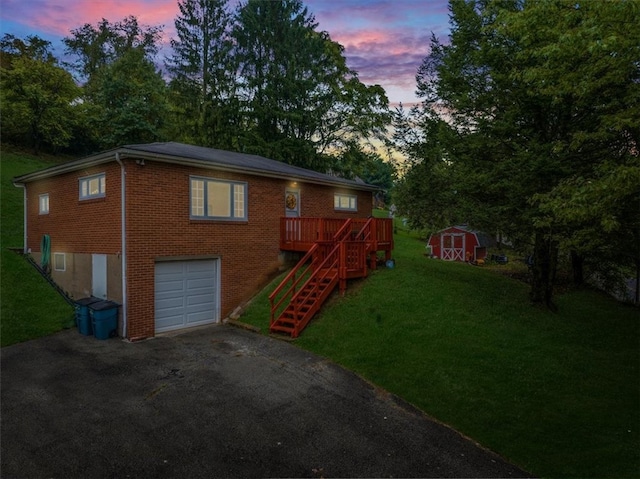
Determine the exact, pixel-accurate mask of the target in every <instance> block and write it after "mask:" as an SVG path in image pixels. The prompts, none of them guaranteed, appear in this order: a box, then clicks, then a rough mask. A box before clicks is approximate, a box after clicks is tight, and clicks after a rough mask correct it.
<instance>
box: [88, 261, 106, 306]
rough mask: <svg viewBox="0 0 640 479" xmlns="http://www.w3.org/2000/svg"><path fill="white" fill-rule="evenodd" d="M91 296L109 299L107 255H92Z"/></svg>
mask: <svg viewBox="0 0 640 479" xmlns="http://www.w3.org/2000/svg"><path fill="white" fill-rule="evenodd" d="M91 294H92V295H93V296H95V297H96V298H101V299H107V255H106V254H92V255H91Z"/></svg>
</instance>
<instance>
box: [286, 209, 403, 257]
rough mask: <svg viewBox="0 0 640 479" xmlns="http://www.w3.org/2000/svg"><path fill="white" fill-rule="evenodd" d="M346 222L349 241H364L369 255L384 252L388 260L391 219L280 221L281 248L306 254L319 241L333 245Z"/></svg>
mask: <svg viewBox="0 0 640 479" xmlns="http://www.w3.org/2000/svg"><path fill="white" fill-rule="evenodd" d="M347 222H349V223H350V227H349V234H350V235H351V239H352V240H354V241H358V240H361V241H365V242H366V249H367V253H368V254H369V253H371V252H378V251H383V252H385V256H386V257H387V258H386V259H390V254H391V251H392V250H393V220H392V219H391V218H352V219H348V220H346V219H335V218H280V249H281V250H283V251H305V252H306V251H309V250H310V249H311V247H312V246H313V245H314V244H316V243H318V242H323V241H327V242H333V241H334V236H335V234H336V233H337V232H338V231H339V230H340V229H341V228H342V227H343V226H344V225H345V223H347ZM367 223H369V224H368V225H367ZM365 226H367V227H366V228H365ZM359 236H360V237H359ZM365 236H367V237H366V238H365Z"/></svg>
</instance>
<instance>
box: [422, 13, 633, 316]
mask: <svg viewBox="0 0 640 479" xmlns="http://www.w3.org/2000/svg"><path fill="white" fill-rule="evenodd" d="M450 10H451V21H452V27H451V36H450V44H449V45H443V44H441V43H440V42H439V41H438V40H437V39H435V38H433V39H432V53H431V55H430V56H429V57H427V58H425V61H424V62H423V64H422V66H421V68H420V70H419V71H418V75H417V80H418V92H419V93H420V95H421V96H422V97H423V98H424V103H423V105H424V108H425V109H426V110H429V111H432V112H436V113H437V112H445V115H443V116H446V118H447V121H448V122H449V124H450V125H451V126H452V129H451V132H452V134H451V133H447V134H446V135H444V136H440V138H439V142H440V144H441V145H442V147H443V149H444V150H445V151H446V158H447V159H448V161H450V162H452V163H453V164H455V165H456V170H457V172H458V175H457V178H458V188H457V191H458V192H459V194H462V195H463V196H464V198H465V202H467V206H468V205H471V208H470V209H469V220H470V221H473V222H474V224H476V225H478V226H480V227H483V226H484V227H487V228H490V229H492V230H495V229H501V230H503V231H504V232H505V233H506V235H507V236H509V237H510V239H512V240H514V241H515V242H516V243H517V244H518V245H519V246H520V247H521V248H532V249H533V255H534V264H533V270H532V272H533V275H532V289H531V299H532V300H533V301H534V302H536V303H545V304H547V305H548V306H549V307H552V308H553V302H552V294H553V282H554V278H555V273H556V264H557V255H558V247H559V245H560V244H561V243H562V240H563V235H566V234H567V233H568V231H567V230H566V229H565V230H562V228H558V224H557V223H556V222H554V221H549V220H548V218H547V215H548V214H549V211H550V210H549V209H545V210H544V211H543V209H541V207H540V205H541V203H540V201H535V200H534V198H542V197H544V196H545V195H553V194H554V193H553V192H554V189H555V188H556V187H559V185H566V184H572V183H566V181H568V180H570V179H572V178H588V177H592V176H594V175H595V171H596V170H597V168H598V167H599V165H601V164H603V162H611V163H613V164H621V163H623V162H624V161H625V159H626V158H628V157H629V155H630V154H631V153H632V152H633V151H634V148H635V151H636V154H637V146H636V145H637V144H638V143H637V140H638V114H639V112H640V108H638V106H639V105H638V98H639V97H638V86H639V77H638V62H637V58H638V48H639V45H640V40H639V37H638V33H637V32H635V31H634V32H633V33H629V34H627V33H625V32H628V31H629V28H628V26H629V22H630V21H636V20H637V19H638V4H637V3H635V2H585V3H576V2H569V1H565V0H539V1H535V2H529V1H521V0H509V1H502V2H494V1H490V0H477V1H474V0H452V1H451V2H450ZM529 242H530V243H529Z"/></svg>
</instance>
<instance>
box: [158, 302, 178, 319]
mask: <svg viewBox="0 0 640 479" xmlns="http://www.w3.org/2000/svg"><path fill="white" fill-rule="evenodd" d="M184 306H185V304H184V298H169V299H167V298H164V299H161V300H157V301H156V317H158V316H163V315H164V314H177V313H176V312H177V311H181V310H183V309H184Z"/></svg>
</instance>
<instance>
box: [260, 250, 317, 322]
mask: <svg viewBox="0 0 640 479" xmlns="http://www.w3.org/2000/svg"><path fill="white" fill-rule="evenodd" d="M318 248H319V246H318V243H316V244H314V245H313V246H312V247H311V248H309V251H307V253H306V254H305V255H304V256H303V257H302V258H301V259H300V261H298V263H297V264H296V265H295V266H294V267H293V269H292V270H291V271H289V274H287V276H286V277H285V278H284V279H283V280H282V281H281V282H280V284H279V285H278V287H277V288H276V289H274V290H273V292H272V293H271V294H270V295H269V303H270V304H271V323H273V321H274V313H275V311H276V310H277V309H278V308H279V307H280V305H281V304H282V302H283V301H284V300H285V298H287V297H288V296H289V294H291V293H292V290H293V292H294V293H293V294H295V288H296V286H297V285H298V283H300V280H301V279H302V278H304V273H303V274H300V276H298V277H297V278H296V274H297V273H298V272H299V271H300V270H301V269H302V268H303V267H304V266H305V265H306V264H307V261H309V259H310V258H311V257H312V256H313V253H314V252H315V251H316V250H317V249H318ZM307 270H308V268H307V269H306V270H305V273H306V271H307ZM289 281H291V285H290V286H289V287H288V288H287V290H286V292H285V293H284V294H283V295H282V296H281V297H280V300H279V301H278V302H277V303H276V304H275V305H274V300H275V298H276V297H277V296H278V294H279V293H280V292H282V290H283V289H284V288H285V286H286V285H287V284H288V283H289Z"/></svg>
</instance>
